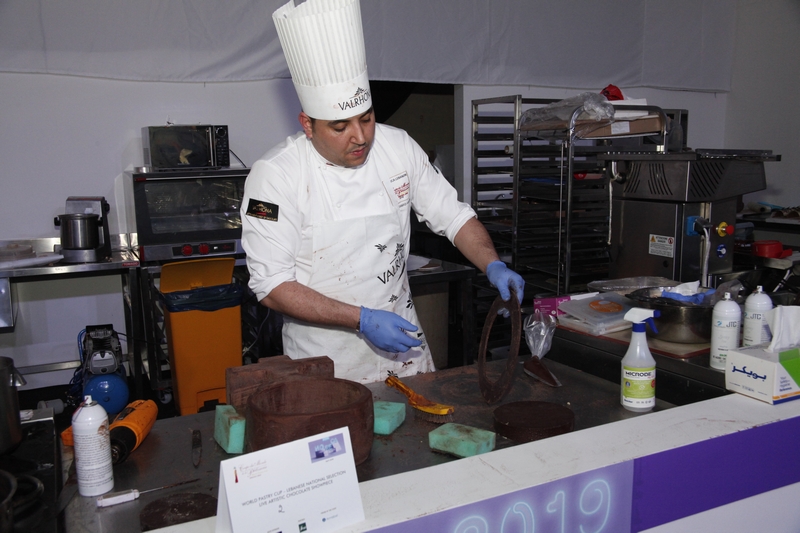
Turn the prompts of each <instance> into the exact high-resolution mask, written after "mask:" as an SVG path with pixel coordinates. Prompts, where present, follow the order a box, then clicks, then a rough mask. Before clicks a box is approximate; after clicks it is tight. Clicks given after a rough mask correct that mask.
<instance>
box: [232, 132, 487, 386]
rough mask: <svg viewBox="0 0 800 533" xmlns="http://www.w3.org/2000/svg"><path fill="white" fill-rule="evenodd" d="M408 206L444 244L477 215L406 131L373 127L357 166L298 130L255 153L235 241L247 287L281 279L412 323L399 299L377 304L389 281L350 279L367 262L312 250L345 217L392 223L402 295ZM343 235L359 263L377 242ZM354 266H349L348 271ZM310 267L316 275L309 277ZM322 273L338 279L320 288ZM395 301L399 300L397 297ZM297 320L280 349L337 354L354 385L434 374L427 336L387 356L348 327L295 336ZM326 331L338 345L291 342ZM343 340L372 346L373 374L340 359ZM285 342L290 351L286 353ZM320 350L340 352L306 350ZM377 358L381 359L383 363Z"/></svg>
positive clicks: (267, 287) (261, 292) (263, 287)
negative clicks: (332, 258) (329, 155)
mask: <svg viewBox="0 0 800 533" xmlns="http://www.w3.org/2000/svg"><path fill="white" fill-rule="evenodd" d="M252 205H257V206H258V209H262V210H263V211H262V212H261V213H262V215H263V216H261V217H254V216H250V215H248V214H247V213H248V210H249V208H250V207H252ZM412 209H413V210H414V211H415V213H417V216H418V218H419V219H420V220H421V221H424V222H426V224H427V225H428V227H429V228H430V229H431V230H432V231H433V232H435V233H437V234H439V235H445V236H446V237H447V238H448V239H449V240H450V241H451V242H452V240H453V239H454V238H455V235H456V234H457V233H458V231H459V230H460V229H461V227H462V226H463V225H464V223H466V222H467V221H468V220H469V219H470V218H472V217H474V216H475V212H474V211H473V210H472V209H471V208H470V207H469V206H468V205H467V204H464V203H463V202H459V201H458V199H457V194H456V191H455V189H454V188H453V187H452V186H451V185H450V184H449V183H448V182H447V180H446V179H444V177H443V176H442V175H441V174H440V173H439V171H438V170H436V168H435V167H433V166H432V165H431V164H430V163H429V161H428V157H427V155H426V154H425V152H424V151H423V150H422V149H421V148H420V147H419V145H417V143H416V142H414V141H413V139H411V137H409V136H408V134H407V133H406V132H404V131H403V130H399V129H396V128H393V127H391V126H386V125H382V124H376V128H375V140H374V143H373V146H372V149H371V150H370V154H369V156H368V157H367V160H366V162H365V163H364V164H363V165H361V166H359V167H356V168H343V167H338V166H335V165H332V164H331V163H329V162H327V161H326V160H325V159H324V158H322V157H321V156H320V155H319V153H318V152H317V151H316V150H315V149H314V148H313V145H312V144H311V141H310V140H308V139H307V138H306V137H305V135H304V134H303V133H302V132H301V133H298V134H297V135H295V136H293V137H290V138H288V139H286V141H285V142H283V143H281V144H280V145H278V146H276V147H275V148H273V149H272V150H270V151H269V152H268V153H267V154H266V155H265V156H263V157H262V158H261V159H259V160H258V161H257V162H256V163H255V164H254V165H253V168H252V170H251V172H250V175H249V176H248V178H247V182H246V184H245V198H244V201H243V203H242V245H243V247H244V249H245V252H246V253H247V264H248V267H249V270H250V288H251V289H252V290H253V292H254V293H255V294H256V296H257V298H258V299H259V301H260V300H262V299H263V298H264V297H265V296H267V295H268V294H269V292H270V291H272V289H274V288H275V287H277V286H278V285H280V284H281V283H284V282H287V281H297V282H299V283H301V284H304V285H307V286H309V287H311V288H313V289H315V290H317V291H319V292H321V293H322V294H326V295H327V296H330V297H333V298H335V299H337V300H340V301H344V302H345V303H349V304H352V305H363V306H365V307H370V308H377V309H385V310H392V311H395V312H398V311H403V312H400V313H399V314H401V315H403V316H405V318H406V319H409V318H410V321H411V322H412V323H414V324H416V325H419V322H418V321H417V320H416V314H415V313H413V309H411V313H410V314H408V316H406V312H405V311H404V310H403V309H402V308H398V303H397V302H394V305H391V304H389V303H387V302H384V301H382V300H381V298H383V297H384V296H385V295H383V294H379V293H380V290H382V289H383V288H384V285H385V283H386V279H384V280H381V281H380V282H379V283H378V284H377V285H372V288H370V283H375V282H374V280H373V279H372V277H369V278H368V279H367V280H359V279H357V278H358V275H359V274H360V273H361V270H363V268H364V267H365V264H364V263H362V264H361V265H360V266H353V265H342V263H343V262H346V261H342V260H341V259H342V258H340V259H339V263H336V264H324V265H322V266H321V265H320V263H319V260H320V257H322V256H323V255H325V254H321V253H319V252H320V250H319V249H318V248H319V246H320V244H319V243H320V232H322V233H330V228H334V227H335V228H337V229H336V231H337V232H339V233H343V231H342V228H347V227H348V224H347V221H352V222H353V224H354V225H361V226H370V225H374V223H377V224H381V225H383V224H389V225H391V224H393V223H394V222H395V221H396V226H397V233H398V235H397V242H396V248H397V250H399V252H396V253H399V256H398V259H397V265H396V267H397V268H395V267H393V268H392V271H391V272H390V274H394V273H395V272H396V273H397V274H398V276H399V280H400V282H401V284H402V287H397V288H396V289H397V290H405V291H407V288H408V279H407V273H406V271H405V261H406V259H407V257H408V248H409V241H410V234H411V231H410V224H411V221H410V211H411V210H412ZM370 217H376V218H374V219H372V218H370ZM381 217H385V218H381ZM365 221H366V222H365ZM377 221H380V222H377ZM315 228H316V229H315ZM344 231H346V230H344ZM315 235H316V237H315ZM333 237H335V236H333ZM333 237H331V236H328V237H326V238H333ZM315 239H316V245H315ZM342 239H344V240H345V241H347V246H351V245H352V246H354V248H353V250H352V252H351V253H350V254H349V255H348V256H346V257H353V258H359V259H360V258H361V257H362V255H363V254H367V253H369V252H370V248H373V247H379V248H380V247H382V246H381V245H377V244H374V243H373V242H372V241H370V240H369V239H367V240H366V241H364V242H359V243H355V242H351V240H350V239H349V238H348V237H342ZM339 244H342V243H339ZM315 246H316V247H317V249H315ZM372 251H374V250H372ZM382 251H383V250H382ZM393 252H395V250H394V249H390V250H388V251H386V253H389V254H391V253H393ZM325 260H328V258H326V259H325ZM315 265H316V266H315ZM340 268H341V270H342V273H343V274H342V275H341V276H340V277H335V276H336V273H335V271H336V270H339V269H340ZM353 268H355V269H356V270H355V271H353V270H352V269H353ZM315 269H316V271H317V272H318V274H316V275H315V274H314V272H315ZM320 271H324V273H325V277H326V278H327V279H329V280H330V279H333V280H334V281H336V282H337V283H336V284H327V285H326V284H325V283H324V282H323V286H319V284H318V283H317V280H318V279H319V272H320ZM332 272H334V274H332ZM383 277H384V278H385V277H387V276H383ZM315 284H316V285H315ZM376 291H377V292H376ZM395 292H397V291H395ZM373 294H374V295H375V296H374V297H373ZM392 294H393V298H395V299H396V300H397V299H398V298H397V297H398V296H400V297H401V298H403V297H404V296H403V295H401V294H395V293H392ZM375 298H377V299H378V300H377V301H376V300H375ZM371 300H372V301H371ZM408 300H409V304H408V306H409V307H411V306H412V304H411V303H410V294H409V295H408ZM399 303H400V304H405V303H406V302H405V300H403V301H401V302H399ZM298 324H304V323H301V322H300V321H297V320H294V319H291V318H288V317H287V321H286V324H285V326H284V345H285V348H286V351H287V355H289V356H291V357H313V356H319V355H328V356H330V357H331V358H332V359H334V368H335V371H336V372H337V376H339V377H345V378H347V379H353V380H356V381H365V380H366V381H375V380H378V379H384V378H385V377H386V375H385V373H386V372H388V371H393V372H394V373H397V374H398V375H401V376H402V375H404V374H405V375H408V374H411V373H417V372H419V371H427V370H433V364H432V361H431V360H430V352H429V351H428V349H427V346H426V343H424V337H423V347H422V350H418V351H419V352H420V353H419V354H417V353H416V351H415V350H413V349H412V350H410V351H409V352H410V353H409V354H405V356H403V355H404V354H388V353H386V352H382V351H381V350H378V349H377V348H375V347H374V346H372V345H371V344H369V343H368V341H366V339H364V338H363V337H362V336H361V335H357V334H356V332H355V331H349V330H343V328H332V327H320V326H314V327H313V328H305V329H302V333H300V330H295V331H294V332H293V331H292V329H293V328H294V327H295V326H296V325H298ZM305 325H306V326H310V325H307V324H305ZM328 333H330V334H331V335H334V336H338V337H337V338H338V339H339V341H341V342H338V343H336V342H331V341H330V340H328V339H325V340H324V341H322V342H324V344H318V345H314V344H313V343H312V344H307V345H305V346H300V345H298V342H295V341H298V337H300V336H306V337H307V336H313V337H320V335H323V334H328ZM293 336H294V338H292V337H293ZM300 341H302V342H300V343H299V344H304V342H305V341H303V340H302V339H300ZM348 343H349V344H350V346H351V349H355V347H358V346H361V347H363V346H366V345H368V346H369V351H370V353H369V354H368V355H366V356H365V357H371V358H374V359H375V362H376V366H375V369H374V371H373V372H368V374H369V375H368V376H367V377H366V378H365V377H364V376H360V375H356V374H358V373H364V372H365V367H364V366H363V365H361V366H359V367H354V368H349V367H348V365H347V364H346V363H345V360H346V359H347V358H348V357H350V356H351V355H349V352H350V351H351V350H350V349H347V348H345V346H347V344H348ZM287 346H288V347H289V348H287ZM290 348H291V349H292V350H295V351H296V353H291V352H290ZM326 348H327V349H334V350H335V351H336V352H340V353H320V352H319V351H317V352H316V353H307V352H306V351H305V350H314V351H316V350H318V349H323V350H324V349H326ZM417 355H419V356H420V357H421V359H420V360H417V364H416V365H409V364H408V358H409V357H411V359H412V360H414V357H415V356H417ZM381 358H383V359H384V360H383V361H381ZM387 359H388V360H394V361H396V362H398V365H400V363H405V365H400V366H397V367H392V366H388V367H387V366H386V365H385V364H384V363H386V361H385V360H387ZM340 370H341V371H340Z"/></svg>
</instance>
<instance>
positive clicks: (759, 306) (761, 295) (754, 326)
mask: <svg viewBox="0 0 800 533" xmlns="http://www.w3.org/2000/svg"><path fill="white" fill-rule="evenodd" d="M770 309H772V298H770V297H769V295H768V294H767V293H765V292H764V288H763V287H762V286H761V285H759V286H758V287H756V290H755V291H753V293H752V294H751V295H750V296H748V297H747V300H745V301H744V328H743V332H742V346H754V345H756V344H762V343H765V342H769V341H771V340H772V332H771V331H770V329H769V323H768V322H767V311H769V310H770Z"/></svg>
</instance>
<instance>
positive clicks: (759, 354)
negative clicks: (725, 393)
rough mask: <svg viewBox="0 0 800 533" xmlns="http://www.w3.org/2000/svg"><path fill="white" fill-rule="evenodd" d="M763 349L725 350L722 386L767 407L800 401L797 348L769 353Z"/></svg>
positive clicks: (799, 353)
mask: <svg viewBox="0 0 800 533" xmlns="http://www.w3.org/2000/svg"><path fill="white" fill-rule="evenodd" d="M766 346H767V345H766V344H761V345H758V346H748V347H746V348H737V349H736V350H731V351H729V352H728V357H727V361H726V363H725V387H726V388H727V389H728V390H730V391H733V392H738V393H740V394H744V395H746V396H751V397H753V398H756V399H757V400H761V401H763V402H767V403H770V404H776V403H783V402H788V401H789V400H797V399H800V347H795V348H789V349H787V350H783V351H782V352H780V353H772V352H768V351H766V350H765V349H764V348H766Z"/></svg>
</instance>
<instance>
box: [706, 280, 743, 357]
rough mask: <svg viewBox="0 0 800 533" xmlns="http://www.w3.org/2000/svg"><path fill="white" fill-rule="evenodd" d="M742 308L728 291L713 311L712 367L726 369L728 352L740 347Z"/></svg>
mask: <svg viewBox="0 0 800 533" xmlns="http://www.w3.org/2000/svg"><path fill="white" fill-rule="evenodd" d="M741 321H742V310H741V308H740V307H739V304H738V303H736V302H735V301H734V300H732V299H731V293H729V292H726V293H725V296H724V297H723V298H722V300H720V301H718V302H717V303H716V304H715V305H714V310H713V311H712V313H711V360H710V365H711V368H715V369H717V370H725V361H726V360H727V358H728V352H729V351H730V350H734V349H736V348H738V347H739V324H740V323H741Z"/></svg>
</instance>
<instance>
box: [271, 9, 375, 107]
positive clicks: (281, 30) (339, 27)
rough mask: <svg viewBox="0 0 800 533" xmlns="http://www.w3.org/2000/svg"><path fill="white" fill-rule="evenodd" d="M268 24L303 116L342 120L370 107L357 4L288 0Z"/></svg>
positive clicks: (370, 97)
mask: <svg viewBox="0 0 800 533" xmlns="http://www.w3.org/2000/svg"><path fill="white" fill-rule="evenodd" d="M272 20H273V22H275V28H276V29H277V30H278V38H279V39H280V42H281V47H282V48H283V54H284V55H285V56H286V62H287V63H288V64H289V72H291V74H292V81H293V82H294V87H295V90H296V91H297V96H298V97H299V98H300V104H301V105H302V106H303V111H304V112H305V113H306V114H307V115H308V116H310V117H312V118H318V119H322V120H341V119H347V118H350V117H354V116H356V115H358V114H361V113H364V112H365V111H367V110H368V109H369V108H370V107H372V96H371V95H370V90H369V78H367V56H366V52H365V51H364V33H363V30H362V27H361V9H360V7H359V0H306V1H305V2H303V3H302V4H300V5H298V6H295V5H294V0H289V2H288V3H287V4H285V5H283V6H282V7H280V8H278V9H277V10H276V11H275V13H273V14H272Z"/></svg>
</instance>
